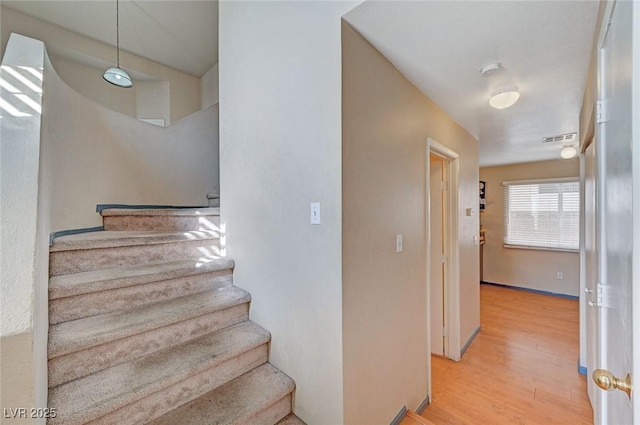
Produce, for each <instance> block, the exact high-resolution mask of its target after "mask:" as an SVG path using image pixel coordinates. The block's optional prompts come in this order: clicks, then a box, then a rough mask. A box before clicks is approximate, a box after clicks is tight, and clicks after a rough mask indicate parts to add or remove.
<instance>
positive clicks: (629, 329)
mask: <svg viewBox="0 0 640 425" xmlns="http://www.w3.org/2000/svg"><path fill="white" fill-rule="evenodd" d="M633 8H634V2H629V1H617V2H612V3H609V4H608V5H607V9H606V12H605V15H604V21H603V26H602V31H601V34H600V36H599V39H598V40H599V41H598V42H599V46H598V68H599V69H598V71H599V72H598V85H599V117H598V145H597V147H596V148H597V155H596V163H597V175H598V183H597V188H598V193H597V198H598V201H597V202H598V203H597V205H598V211H597V226H598V236H597V239H598V241H597V243H598V287H597V290H596V292H595V293H594V294H592V295H593V299H592V301H593V302H594V303H595V304H596V308H597V309H598V311H599V323H598V332H597V339H598V353H597V354H598V360H597V366H598V367H599V368H601V369H606V370H607V371H609V372H611V373H612V374H613V375H615V377H617V378H622V379H624V378H625V377H626V376H627V374H630V373H632V371H633V365H634V352H633V314H634V313H633V311H632V305H633V296H634V293H633V292H632V286H633V280H632V279H633V278H634V274H636V279H638V277H637V273H638V271H640V267H638V265H637V264H636V265H635V266H634V262H633V256H634V252H633V243H634V242H633V236H632V235H633V233H634V222H633V211H634V208H633V201H634V200H633V197H632V193H633V181H634V179H633V174H634V166H635V167H636V168H637V167H638V164H637V163H636V164H635V165H634V162H633V160H632V156H633V152H632V149H631V147H632V137H633V120H632V80H633V60H632V59H633V53H634V52H633V49H634V48H633V25H634V24H633V21H634V18H633V14H634V10H633ZM635 12H636V14H637V11H635ZM636 25H637V24H636ZM636 48H637V47H636ZM636 58H638V56H636ZM638 74H640V73H638V72H637V70H636V77H635V78H636V79H637V78H638V77H640V75H638ZM636 90H637V88H636ZM637 96H638V95H637V93H636V97H637ZM637 125H639V123H636V126H637ZM635 131H637V128H636V130H635ZM636 137H637V136H636ZM636 155H637V153H636ZM637 172H638V170H636V173H637ZM636 175H637V174H636ZM636 190H637V189H636ZM637 201H638V200H637V199H636V202H637ZM637 225H638V224H637V223H636V226H637ZM634 267H635V273H634ZM636 296H637V295H636ZM637 307H640V305H638V306H637ZM636 356H637V354H636ZM592 376H593V377H597V375H595V372H592ZM607 382H615V381H612V378H610V379H609V380H608V381H606V380H605V381H602V382H601V384H603V386H605V387H606V386H607V385H604V384H606V383H607ZM616 384H618V382H616ZM598 391H599V393H600V400H599V404H598V405H595V406H594V414H595V418H594V420H595V423H596V424H601V425H613V424H620V425H623V424H637V423H639V422H637V421H634V409H633V402H632V400H631V399H630V397H629V396H628V395H627V394H626V393H625V392H623V391H618V390H615V389H613V390H611V391H606V392H605V391H604V390H600V389H599V390H598ZM636 398H637V397H636ZM639 413H640V412H637V411H636V416H638V414H639ZM636 419H638V417H636Z"/></svg>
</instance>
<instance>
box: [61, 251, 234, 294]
mask: <svg viewBox="0 0 640 425" xmlns="http://www.w3.org/2000/svg"><path fill="white" fill-rule="evenodd" d="M196 263H200V264H201V266H200V267H193V264H196ZM188 265H191V267H188ZM234 267H235V262H234V261H233V260H232V259H231V258H228V257H218V258H213V259H212V260H211V261H208V262H203V261H201V260H200V259H196V258H194V259H188V260H179V261H172V262H161V263H154V264H144V265H142V266H135V267H134V266H130V267H124V266H123V267H116V268H112V269H100V270H91V271H86V272H79V273H72V274H63V275H58V276H51V277H50V278H49V300H56V299H61V298H66V297H73V296H78V295H85V294H92V293H96V292H102V291H109V290H115V289H120V288H127V287H131V286H137V285H144V284H148V283H153V282H162V281H166V280H170V279H175V278H180V277H186V276H196V275H199V274H206V273H212V272H217V271H224V270H231V271H233V269H234ZM149 269H157V270H156V271H154V272H151V273H144V271H146V270H149ZM105 272H110V273H113V274H115V276H113V277H103V276H101V275H103V274H104V273H105ZM69 281H71V282H69Z"/></svg>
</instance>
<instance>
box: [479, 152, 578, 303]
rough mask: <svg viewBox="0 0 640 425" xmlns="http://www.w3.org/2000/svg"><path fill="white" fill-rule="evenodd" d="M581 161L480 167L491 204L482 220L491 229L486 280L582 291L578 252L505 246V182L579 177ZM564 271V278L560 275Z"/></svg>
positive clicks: (556, 290) (572, 292) (486, 250)
mask: <svg viewBox="0 0 640 425" xmlns="http://www.w3.org/2000/svg"><path fill="white" fill-rule="evenodd" d="M579 175H580V160H579V158H574V159H571V160H562V159H558V160H553V161H542V162H531V163H525V164H515V165H504V166H498V167H486V168H481V169H480V180H483V181H486V182H487V185H486V198H487V207H486V210H485V212H483V213H482V216H481V221H482V225H483V227H484V229H485V230H486V231H487V234H486V243H485V245H484V280H485V281H486V282H492V283H500V284H504V285H511V286H518V287H522V288H530V289H538V290H543V291H548V292H554V293H559V294H566V295H574V296H578V295H579V294H580V270H579V267H580V258H579V254H578V253H568V252H556V251H541V250H529V249H514V248H504V243H503V239H504V194H503V186H502V182H503V181H510V180H529V179H549V178H555V177H578V176H579ZM557 272H562V273H563V274H564V279H563V280H558V279H557V278H556V274H557Z"/></svg>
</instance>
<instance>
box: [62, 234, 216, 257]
mask: <svg viewBox="0 0 640 425" xmlns="http://www.w3.org/2000/svg"><path fill="white" fill-rule="evenodd" d="M214 239H215V240H217V239H219V235H218V232H214V231H209V230H189V231H153V230H145V231H117V230H114V231H111V230H105V231H101V232H87V233H80V234H77V235H67V236H61V237H59V238H56V239H55V240H54V242H53V245H52V246H51V247H50V248H49V251H50V252H59V251H74V250H86V249H100V248H116V247H123V246H136V245H152V244H163V243H172V242H181V241H194V240H203V241H205V240H214Z"/></svg>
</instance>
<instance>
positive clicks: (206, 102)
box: [200, 64, 220, 109]
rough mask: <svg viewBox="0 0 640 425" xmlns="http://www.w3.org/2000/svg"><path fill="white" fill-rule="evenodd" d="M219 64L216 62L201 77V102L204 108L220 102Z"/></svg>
mask: <svg viewBox="0 0 640 425" xmlns="http://www.w3.org/2000/svg"><path fill="white" fill-rule="evenodd" d="M219 99H220V95H219V90H218V64H215V65H214V66H213V67H212V68H211V69H210V70H208V71H207V73H206V74H204V75H203V76H202V77H201V78H200V102H201V105H202V109H204V108H207V107H209V106H211V105H215V104H216V103H218V101H219Z"/></svg>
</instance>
